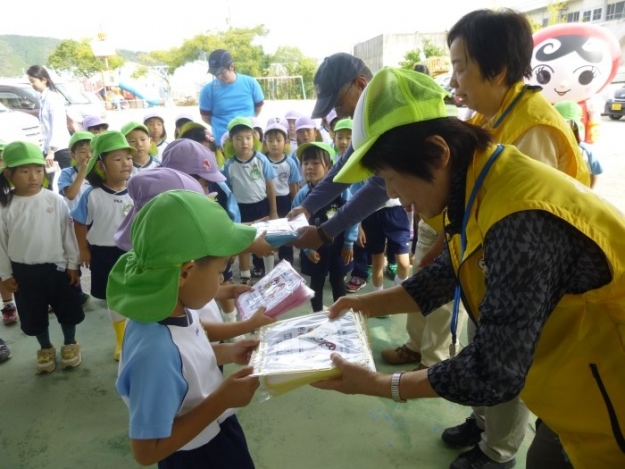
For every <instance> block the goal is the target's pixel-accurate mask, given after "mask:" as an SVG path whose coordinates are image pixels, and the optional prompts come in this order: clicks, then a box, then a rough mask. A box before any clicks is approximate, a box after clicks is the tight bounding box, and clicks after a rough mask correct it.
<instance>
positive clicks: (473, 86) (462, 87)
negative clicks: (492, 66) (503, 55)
mask: <svg viewBox="0 0 625 469" xmlns="http://www.w3.org/2000/svg"><path fill="white" fill-rule="evenodd" d="M449 56H450V58H451V66H452V69H453V72H452V75H451V80H450V81H449V85H450V86H451V87H452V88H454V89H455V90H456V96H458V97H459V98H461V99H462V102H463V103H464V104H465V105H466V106H467V107H468V108H469V109H473V110H474V111H477V112H479V113H481V114H484V115H487V116H488V114H490V112H491V110H490V107H491V101H492V96H491V93H492V84H491V82H490V81H489V80H487V79H485V78H484V76H483V75H482V70H481V69H480V66H479V65H478V64H477V63H476V62H474V61H473V60H472V59H471V57H470V56H469V54H468V52H467V50H466V46H465V42H464V39H462V38H461V37H458V38H456V39H455V40H454V41H453V42H452V43H451V46H449ZM497 104H498V103H497ZM496 107H497V105H496ZM495 109H496V108H495ZM488 117H490V116H488Z"/></svg>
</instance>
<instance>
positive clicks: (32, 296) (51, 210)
mask: <svg viewBox="0 0 625 469" xmlns="http://www.w3.org/2000/svg"><path fill="white" fill-rule="evenodd" d="M3 156H4V164H5V169H4V170H3V171H2V173H1V174H0V218H1V219H2V222H3V225H4V229H3V230H0V278H1V279H2V281H3V283H4V286H5V287H6V289H7V290H8V291H9V292H12V293H14V294H15V302H16V304H17V307H18V308H19V310H20V319H21V321H20V323H21V327H22V331H24V334H26V335H29V336H32V337H36V338H37V341H38V342H39V345H40V347H41V349H40V350H38V351H37V373H38V374H42V373H50V372H52V371H54V369H55V368H56V349H55V348H54V346H53V345H52V343H51V341H50V333H49V331H48V305H50V306H52V309H53V310H54V314H55V315H56V317H57V318H58V321H59V323H60V324H61V329H62V331H63V339H64V341H63V346H62V347H61V365H62V367H63V368H74V367H76V366H78V365H80V362H81V355H80V345H79V344H78V342H76V337H75V336H76V325H77V324H80V323H81V322H82V321H83V319H84V318H85V314H84V312H83V310H82V307H81V305H80V301H79V299H78V295H76V291H75V290H74V288H73V285H78V284H79V283H80V278H79V275H78V245H77V243H76V237H75V236H74V231H73V230H72V220H71V218H70V214H69V209H68V208H67V205H66V204H65V201H64V200H63V198H62V197H61V196H60V195H59V194H56V193H55V192H52V191H48V190H44V188H43V187H44V185H47V182H48V181H47V176H46V171H45V167H46V162H45V160H44V158H43V154H42V152H41V149H40V148H39V147H38V146H36V145H33V144H32V143H27V142H12V143H10V144H8V145H7V146H6V147H5V148H4V153H3Z"/></svg>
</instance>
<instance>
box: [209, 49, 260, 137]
mask: <svg viewBox="0 0 625 469" xmlns="http://www.w3.org/2000/svg"><path fill="white" fill-rule="evenodd" d="M208 73H210V74H212V75H214V76H215V78H216V80H213V81H211V82H210V83H208V84H206V85H205V86H204V88H202V90H201V91H200V115H201V116H202V120H203V121H204V122H206V123H207V124H209V125H210V126H212V128H213V135H214V136H215V141H217V142H219V141H221V136H222V135H223V134H224V133H226V130H227V127H228V122H230V121H231V120H232V119H234V118H235V117H252V116H258V114H259V113H260V110H261V108H262V106H263V104H264V100H265V96H264V95H263V90H262V89H261V88H260V85H259V84H258V82H257V81H256V80H255V79H254V78H252V77H250V76H248V75H243V74H241V73H237V72H235V71H234V60H233V59H232V55H230V53H229V52H228V51H227V50H224V49H217V50H214V51H213V52H211V54H210V56H209V57H208Z"/></svg>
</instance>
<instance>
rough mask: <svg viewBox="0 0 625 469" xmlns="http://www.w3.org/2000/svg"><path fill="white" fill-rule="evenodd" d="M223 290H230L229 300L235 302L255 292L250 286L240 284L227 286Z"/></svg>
mask: <svg viewBox="0 0 625 469" xmlns="http://www.w3.org/2000/svg"><path fill="white" fill-rule="evenodd" d="M222 288H227V289H228V298H231V299H233V300H236V299H237V298H238V297H239V296H241V295H242V294H243V293H246V292H248V291H252V290H253V288H252V287H250V286H249V285H241V284H239V283H235V284H233V285H226V286H224V287H222Z"/></svg>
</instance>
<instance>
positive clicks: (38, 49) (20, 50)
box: [0, 35, 141, 77]
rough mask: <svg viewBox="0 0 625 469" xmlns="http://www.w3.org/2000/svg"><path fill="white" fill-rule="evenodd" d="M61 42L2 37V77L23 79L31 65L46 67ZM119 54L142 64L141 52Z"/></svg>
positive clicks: (50, 39) (21, 37)
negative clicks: (140, 59) (49, 57)
mask: <svg viewBox="0 0 625 469" xmlns="http://www.w3.org/2000/svg"><path fill="white" fill-rule="evenodd" d="M60 42H61V39H55V38H52V37H35V36H17V35H0V76H3V77H22V76H24V73H25V71H26V69H27V68H28V67H30V66H31V65H33V64H41V65H45V64H46V62H47V61H48V56H49V55H50V54H51V53H52V52H53V51H54V49H56V47H57V46H58V45H59V43H60ZM117 53H118V54H119V55H120V56H121V57H123V58H124V59H126V60H128V61H131V62H138V63H139V62H140V61H139V59H138V55H139V54H141V52H136V51H129V50H125V49H119V50H117Z"/></svg>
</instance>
